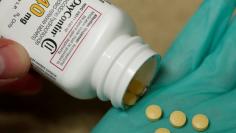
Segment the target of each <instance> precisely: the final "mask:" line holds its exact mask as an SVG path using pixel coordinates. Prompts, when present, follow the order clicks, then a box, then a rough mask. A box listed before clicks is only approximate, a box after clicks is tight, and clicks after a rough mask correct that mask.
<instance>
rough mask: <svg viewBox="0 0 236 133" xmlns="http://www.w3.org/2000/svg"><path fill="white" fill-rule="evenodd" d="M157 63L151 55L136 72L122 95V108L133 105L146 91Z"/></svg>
mask: <svg viewBox="0 0 236 133" xmlns="http://www.w3.org/2000/svg"><path fill="white" fill-rule="evenodd" d="M157 63H158V62H157V60H156V58H155V57H151V58H150V59H148V60H147V61H146V62H145V63H144V64H143V65H142V66H141V67H140V69H139V70H138V71H137V72H136V74H135V76H134V78H133V79H132V80H131V81H130V83H129V86H128V88H127V90H126V92H125V94H124V96H123V105H124V108H128V107H130V106H133V105H135V104H136V102H137V101H138V100H139V99H140V98H141V97H142V96H143V95H144V94H145V93H146V92H147V89H148V88H149V86H150V84H151V82H152V79H153V77H154V76H155V73H156V68H157Z"/></svg>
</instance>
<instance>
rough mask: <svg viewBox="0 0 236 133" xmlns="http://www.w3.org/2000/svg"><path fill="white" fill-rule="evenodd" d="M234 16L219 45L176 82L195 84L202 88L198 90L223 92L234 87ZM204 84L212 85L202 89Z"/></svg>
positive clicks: (235, 70) (235, 33)
mask: <svg viewBox="0 0 236 133" xmlns="http://www.w3.org/2000/svg"><path fill="white" fill-rule="evenodd" d="M235 35H236V18H234V21H233V23H232V25H231V26H230V28H229V29H228V31H227V33H226V34H225V37H224V38H223V39H222V41H220V43H221V45H220V46H219V47H218V48H217V49H216V50H215V51H214V52H213V53H212V54H210V55H209V56H208V57H206V59H205V60H204V62H203V63H202V65H201V66H200V67H199V69H198V70H196V71H195V72H194V73H193V74H191V75H190V76H189V77H187V78H186V79H185V80H183V81H182V82H180V83H178V84H186V85H188V86H190V85H196V84H199V85H201V86H202V87H203V88H202V89H199V90H198V91H204V92H206V91H208V92H210V91H211V92H213V93H225V92H227V91H229V90H231V89H232V88H235V87H236V69H235V68H236V58H235V57H236V44H235V43H236V36H235ZM204 86H212V87H211V88H212V89H211V90H210V89H204Z"/></svg>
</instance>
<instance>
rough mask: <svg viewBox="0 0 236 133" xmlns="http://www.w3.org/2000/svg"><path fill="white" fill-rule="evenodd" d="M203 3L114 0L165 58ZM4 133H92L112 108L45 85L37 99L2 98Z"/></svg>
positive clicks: (0, 111)
mask: <svg viewBox="0 0 236 133" xmlns="http://www.w3.org/2000/svg"><path fill="white" fill-rule="evenodd" d="M200 2H201V1H199V0H129V1H127V0H113V3H114V4H116V5H118V6H119V7H121V8H122V9H124V10H125V11H126V12H127V13H128V14H129V15H130V16H131V17H132V18H133V19H134V21H135V23H136V25H137V29H138V32H139V34H140V35H141V36H142V37H143V38H144V40H145V41H146V42H147V43H148V44H150V45H151V47H153V48H154V49H155V50H157V51H158V52H159V53H160V54H161V55H164V53H165V52H166V50H167V49H168V47H169V46H170V44H171V42H172V41H173V40H174V38H175V37H176V36H177V34H178V32H180V31H181V29H182V28H183V26H184V24H185V23H186V22H187V20H188V19H189V17H190V16H191V15H192V14H193V13H194V11H195V10H196V9H197V7H198V6H199V4H200ZM0 97H1V98H0V106H1V108H0V132H1V133H89V132H90V130H91V129H92V128H93V127H94V126H95V125H96V123H97V122H98V121H99V119H101V117H102V116H103V115H104V113H105V112H106V111H107V110H108V108H110V104H109V103H102V102H100V101H99V100H96V99H95V100H88V101H82V100H77V99H74V98H72V97H70V96H68V95H67V94H65V93H64V92H62V91H61V90H60V89H58V88H56V87H55V86H54V85H52V84H50V83H48V82H47V81H45V83H44V88H43V90H42V91H41V92H40V93H38V94H36V95H33V96H7V95H1V96H0Z"/></svg>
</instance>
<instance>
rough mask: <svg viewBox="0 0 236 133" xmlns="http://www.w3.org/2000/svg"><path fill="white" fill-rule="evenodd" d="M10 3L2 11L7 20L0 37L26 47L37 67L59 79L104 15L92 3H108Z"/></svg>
mask: <svg viewBox="0 0 236 133" xmlns="http://www.w3.org/2000/svg"><path fill="white" fill-rule="evenodd" d="M5 1H7V0H5ZM5 1H3V4H4V2H5ZM0 2H1V4H2V1H1V0H0ZM8 2H9V1H8ZM9 3H10V4H9ZM9 3H8V6H9V7H3V6H2V7H1V8H2V9H1V8H0V11H2V12H4V14H5V15H4V20H0V21H1V22H0V23H1V27H0V35H3V36H4V37H6V38H10V39H13V40H15V41H17V42H19V43H21V44H23V45H24V47H25V48H26V49H27V50H28V52H29V54H30V56H31V58H32V64H33V66H34V68H36V69H37V70H38V71H39V72H40V73H43V75H45V76H47V77H49V78H50V79H52V80H56V79H57V76H58V74H59V73H62V72H63V71H64V70H65V69H66V67H67V65H68V64H69V63H70V60H71V59H72V58H73V55H74V54H75V53H76V51H77V50H78V49H79V47H80V46H81V45H83V41H84V39H85V38H86V36H87V35H88V34H89V32H90V31H91V30H92V28H93V27H94V25H95V24H96V22H97V21H98V20H99V18H100V17H101V15H102V13H101V12H100V11H98V9H95V7H94V6H93V5H96V4H93V5H92V4H91V3H97V4H98V3H99V4H102V3H104V1H101V0H97V1H95V0H14V2H12V1H11V2H9ZM0 16H1V15H0Z"/></svg>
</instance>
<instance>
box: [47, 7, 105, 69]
mask: <svg viewBox="0 0 236 133" xmlns="http://www.w3.org/2000/svg"><path fill="white" fill-rule="evenodd" d="M100 16H101V13H100V12H98V11H97V10H95V9H94V8H92V7H90V6H88V7H86V9H85V10H84V11H83V13H82V14H81V15H80V17H79V18H78V20H77V22H76V23H75V24H74V26H72V27H71V29H70V30H69V32H68V34H67V35H66V37H65V38H64V40H63V42H62V43H61V45H60V47H59V48H58V50H57V51H56V53H55V54H54V56H53V58H52V59H51V61H50V62H51V63H52V64H53V65H54V66H55V67H57V68H58V69H60V70H62V71H63V70H64V69H65V67H66V65H67V64H68V63H69V61H70V59H71V58H72V56H73V54H74V53H75V52H76V50H77V49H78V48H79V46H80V45H81V44H82V43H83V40H84V39H85V38H86V35H87V34H88V33H89V31H90V30H91V29H92V27H93V26H94V24H95V23H96V22H97V21H98V19H99V18H100Z"/></svg>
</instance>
